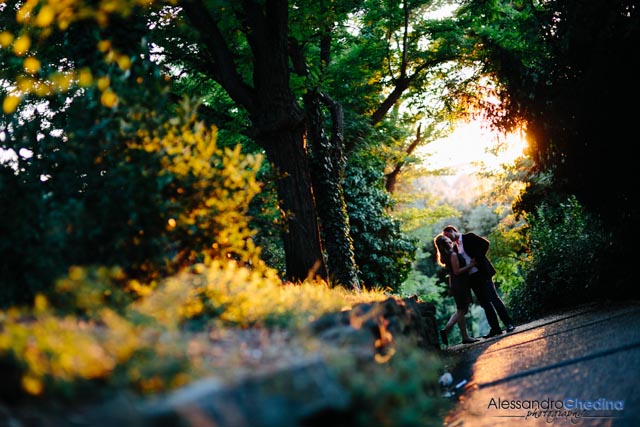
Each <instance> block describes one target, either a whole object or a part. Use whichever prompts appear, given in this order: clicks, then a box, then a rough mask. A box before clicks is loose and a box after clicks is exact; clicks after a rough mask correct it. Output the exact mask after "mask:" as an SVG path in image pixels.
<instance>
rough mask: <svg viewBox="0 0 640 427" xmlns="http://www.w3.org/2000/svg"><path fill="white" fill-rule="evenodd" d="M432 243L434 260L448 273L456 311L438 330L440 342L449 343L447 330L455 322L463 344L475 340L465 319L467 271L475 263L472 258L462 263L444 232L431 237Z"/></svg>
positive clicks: (467, 298) (467, 303)
mask: <svg viewBox="0 0 640 427" xmlns="http://www.w3.org/2000/svg"><path fill="white" fill-rule="evenodd" d="M433 244H434V246H435V248H436V260H437V261H438V263H439V264H440V265H442V266H443V267H444V269H445V271H446V272H447V273H449V290H450V291H451V295H452V296H453V299H454V301H455V302H456V312H455V313H453V315H452V316H451V318H450V319H449V321H448V322H447V325H446V326H445V327H444V329H442V330H441V331H440V338H441V339H442V343H443V344H444V345H446V346H448V345H449V338H448V336H449V332H450V331H451V329H452V328H453V326H454V325H455V324H458V327H459V328H460V335H462V343H463V344H471V343H474V342H477V341H478V339H476V338H472V337H470V336H469V333H468V332H467V322H466V320H465V316H466V314H467V312H468V311H469V304H471V289H470V288H469V276H468V275H467V273H468V272H469V270H471V269H472V268H473V267H474V266H475V265H476V264H475V263H476V262H475V260H474V259H472V260H471V262H470V263H469V264H467V265H464V258H462V257H461V256H460V255H459V254H458V253H457V252H456V251H455V250H454V248H453V242H452V241H451V239H449V238H448V237H447V236H445V235H444V234H438V235H437V236H436V237H435V238H434V239H433Z"/></svg>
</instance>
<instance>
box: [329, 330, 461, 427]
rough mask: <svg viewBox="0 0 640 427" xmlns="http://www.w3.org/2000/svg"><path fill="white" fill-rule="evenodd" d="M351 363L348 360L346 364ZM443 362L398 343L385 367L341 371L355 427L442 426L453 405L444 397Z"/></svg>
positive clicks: (355, 368) (431, 355) (374, 366)
mask: <svg viewBox="0 0 640 427" xmlns="http://www.w3.org/2000/svg"><path fill="white" fill-rule="evenodd" d="M347 362H348V361H347ZM441 371H442V361H441V360H439V358H438V357H437V356H436V355H435V354H433V353H431V354H427V353H425V352H424V351H421V350H420V349H417V348H415V347H414V346H412V345H407V344H406V343H403V342H399V343H398V345H397V351H396V353H395V354H394V356H393V357H392V358H391V359H390V360H389V361H387V362H386V363H384V364H374V365H367V366H364V367H356V366H353V365H352V364H349V363H344V365H343V366H342V367H340V368H339V372H340V373H341V378H342V382H343V383H345V384H346V385H347V387H348V389H349V390H351V391H352V393H353V404H352V408H351V409H352V410H353V413H354V414H355V419H353V420H350V424H349V425H352V426H357V427H360V426H361V427H365V426H372V425H376V426H439V425H442V416H444V414H445V412H446V410H448V409H450V407H451V403H450V402H449V401H448V400H446V399H445V398H443V397H442V396H441V390H440V387H439V385H438V375H439V373H441Z"/></svg>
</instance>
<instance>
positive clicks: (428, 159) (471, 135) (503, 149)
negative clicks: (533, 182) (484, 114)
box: [418, 121, 527, 174]
mask: <svg viewBox="0 0 640 427" xmlns="http://www.w3.org/2000/svg"><path fill="white" fill-rule="evenodd" d="M526 146H527V143H526V141H525V138H524V134H521V133H511V134H508V135H502V134H498V133H496V132H492V131H491V130H490V129H489V128H488V127H487V126H486V125H483V123H482V122H481V121H474V122H470V123H467V124H463V125H460V126H458V127H457V128H456V130H455V131H454V132H453V133H452V134H451V135H449V136H448V137H446V138H442V139H439V140H436V141H434V142H432V143H430V144H427V145H426V146H425V147H423V148H422V149H421V150H420V151H419V152H418V155H420V156H421V157H422V158H423V159H424V166H425V167H426V168H428V169H444V168H451V169H453V170H455V171H456V172H457V174H462V173H466V174H469V173H473V172H476V171H479V170H482V169H488V170H497V169H500V166H501V165H503V164H511V163H513V162H514V160H515V159H517V158H518V157H522V156H524V155H525V149H526Z"/></svg>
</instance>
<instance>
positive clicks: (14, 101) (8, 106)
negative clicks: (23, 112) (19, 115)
mask: <svg viewBox="0 0 640 427" xmlns="http://www.w3.org/2000/svg"><path fill="white" fill-rule="evenodd" d="M20 101H22V98H21V97H20V96H16V95H9V96H7V97H6V98H5V99H4V101H2V111H4V113H5V114H11V113H13V112H14V111H16V108H18V105H19V104H20Z"/></svg>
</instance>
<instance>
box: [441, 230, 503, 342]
mask: <svg viewBox="0 0 640 427" xmlns="http://www.w3.org/2000/svg"><path fill="white" fill-rule="evenodd" d="M442 234H444V235H445V236H447V237H448V238H449V239H451V240H452V241H453V242H454V243H455V244H456V246H457V250H458V253H460V254H461V255H462V256H463V257H464V258H465V260H466V261H467V263H468V262H469V261H470V260H471V259H475V260H476V266H477V268H476V269H472V270H470V271H469V279H470V285H471V289H472V290H473V293H474V294H475V295H476V299H477V300H478V303H479V304H480V306H481V307H482V308H483V309H484V313H485V315H486V316H487V322H489V327H490V328H491V329H490V330H489V333H488V334H487V335H485V336H484V338H491V337H495V336H496V335H501V334H502V329H501V328H500V323H499V322H498V316H500V320H502V323H504V325H505V328H506V331H507V332H512V331H513V330H514V329H515V326H514V325H513V319H511V316H509V313H508V312H507V308H506V307H505V305H504V303H503V302H502V299H500V296H499V295H498V293H497V292H496V286H495V284H494V283H493V276H494V275H495V274H496V269H495V268H494V266H493V264H491V261H489V259H488V258H487V252H488V251H489V241H488V240H487V239H485V238H484V237H480V236H478V235H477V234H475V233H464V234H462V233H460V232H458V229H457V228H456V227H454V226H453V225H447V226H446V227H444V228H443V229H442ZM496 312H497V315H496Z"/></svg>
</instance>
